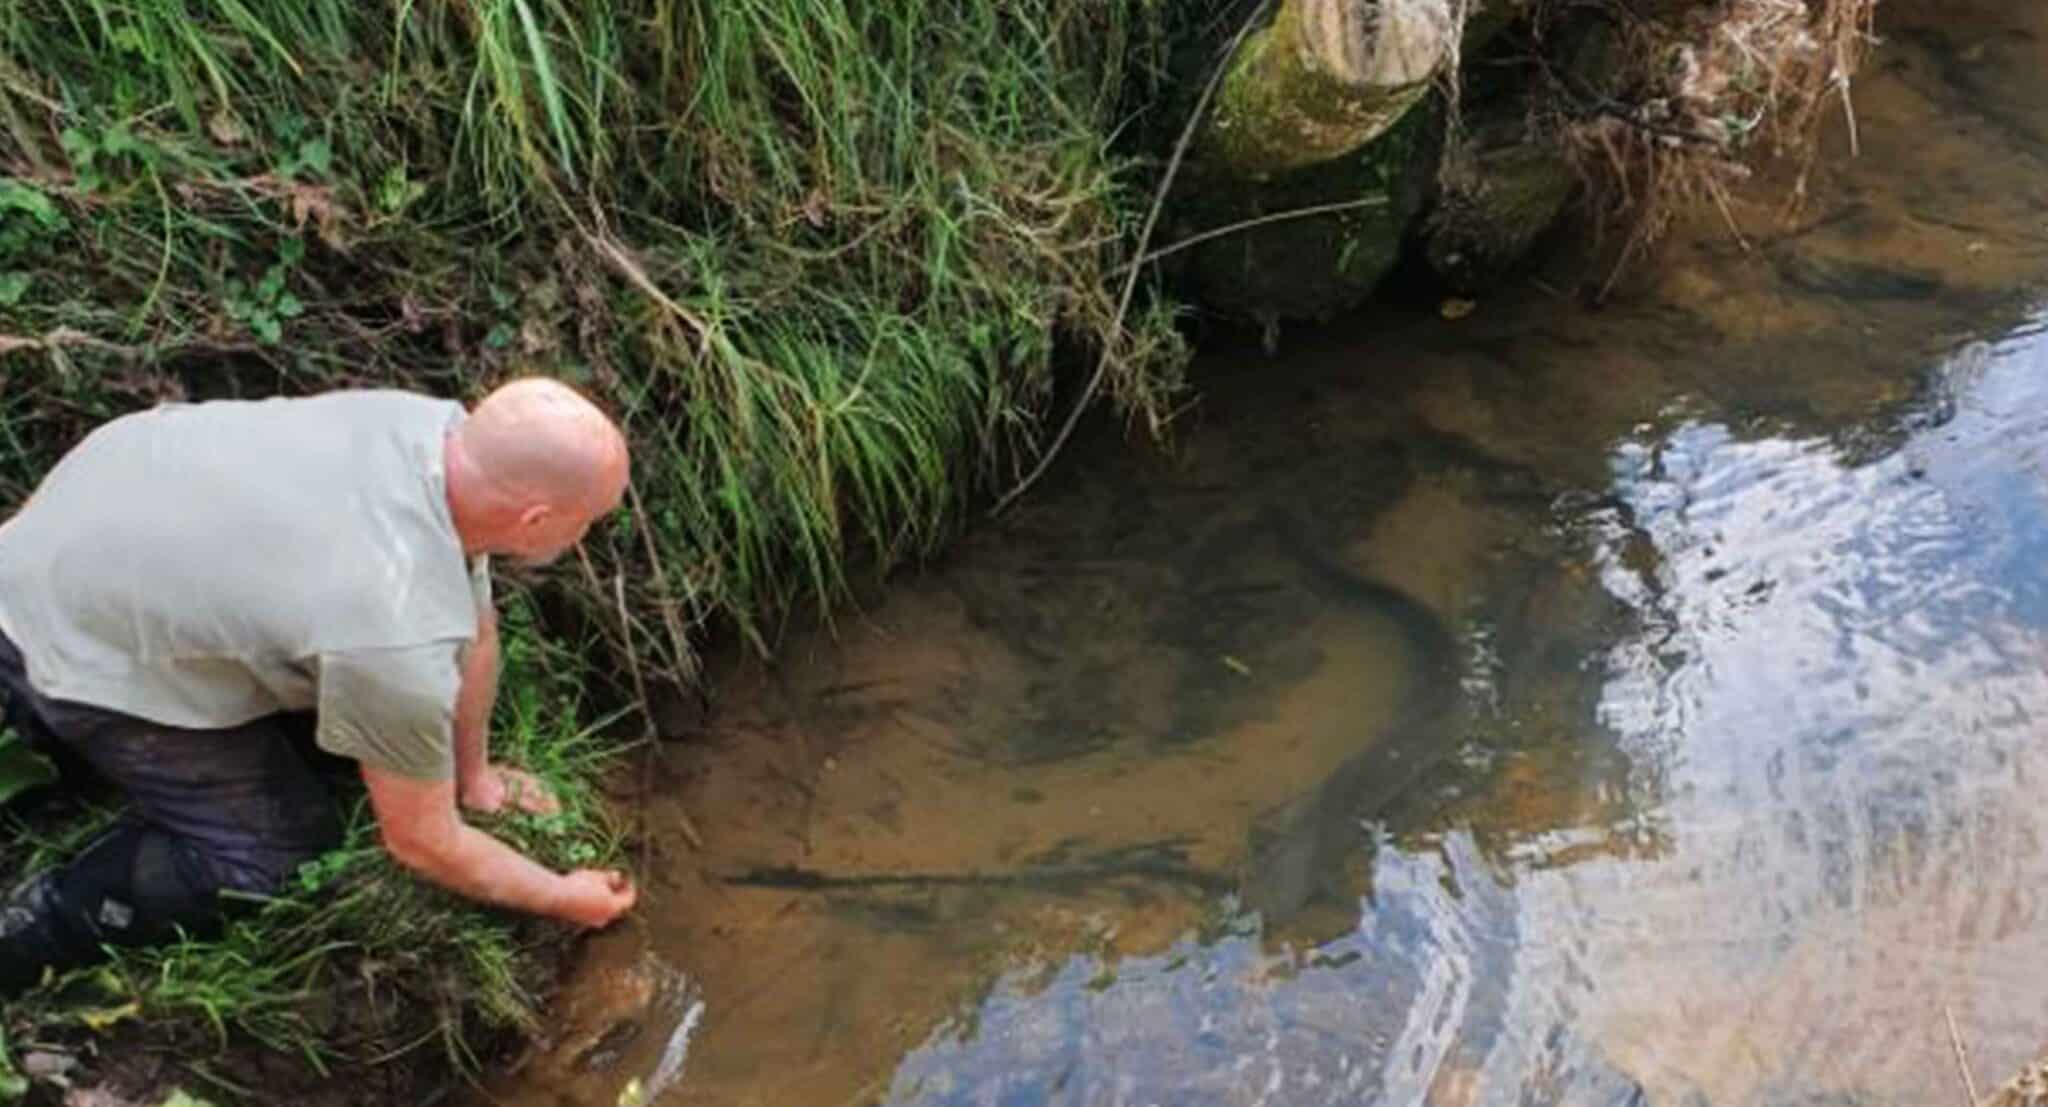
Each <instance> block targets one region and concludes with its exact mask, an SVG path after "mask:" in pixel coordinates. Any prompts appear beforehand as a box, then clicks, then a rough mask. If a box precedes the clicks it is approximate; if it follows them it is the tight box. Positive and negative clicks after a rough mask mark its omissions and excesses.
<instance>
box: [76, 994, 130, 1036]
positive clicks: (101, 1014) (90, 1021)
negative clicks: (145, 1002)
mask: <svg viewBox="0 0 2048 1107" xmlns="http://www.w3.org/2000/svg"><path fill="white" fill-rule="evenodd" d="M141 1015H142V1004H141V1003H140V1002H138V1001H136V1000H129V1001H128V1002H127V1003H124V1004H122V1005H121V1006H119V1007H96V1008H93V1009H91V1010H86V1011H80V1012H79V1013H78V1021H79V1022H82V1023H84V1024H85V1025H86V1026H87V1027H89V1028H91V1029H93V1030H105V1029H106V1028H107V1027H110V1026H112V1025H114V1024H115V1023H117V1022H120V1021H121V1020H122V1019H132V1018H138V1017H140V1016H141Z"/></svg>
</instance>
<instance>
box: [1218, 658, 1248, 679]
mask: <svg viewBox="0 0 2048 1107" xmlns="http://www.w3.org/2000/svg"><path fill="white" fill-rule="evenodd" d="M1223 663H1224V664H1225V665H1228V666H1229V667H1230V671H1231V672H1233V673H1236V674H1237V675H1238V676H1250V675H1252V667H1251V666H1250V665H1247V664H1245V663H1244V662H1242V661H1239V660H1238V659H1237V658H1235V657H1232V656H1230V655H1229V654H1224V655H1223Z"/></svg>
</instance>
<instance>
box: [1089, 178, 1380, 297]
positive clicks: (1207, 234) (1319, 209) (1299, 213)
mask: <svg viewBox="0 0 2048 1107" xmlns="http://www.w3.org/2000/svg"><path fill="white" fill-rule="evenodd" d="M1386 203H1387V198H1386V197H1385V196H1367V197H1364V198H1362V199H1358V200H1339V201H1337V202H1336V203H1331V204H1314V205H1311V206H1309V207H1305V208H1292V209H1290V210H1288V211H1276V212H1273V213H1272V214H1270V215H1261V216H1258V217H1257V218H1254V219H1243V220H1239V221H1238V222H1236V223H1231V224H1227V225H1225V226H1221V227H1217V228H1214V229H1213V230H1207V231H1203V232H1201V233H1200V234H1192V235H1189V236H1188V237H1186V238H1183V239H1181V240H1180V241H1179V242H1176V243H1174V244H1173V245H1171V246H1161V247H1160V248H1159V249H1157V250H1154V251H1152V252H1151V253H1149V254H1146V255H1144V256H1143V257H1140V258H1138V259H1136V260H1135V261H1127V262H1125V263H1123V264H1122V265H1119V266H1117V267H1116V268H1115V269H1112V270H1110V276H1113V277H1114V276H1121V275H1122V274H1123V273H1124V272H1125V271H1126V270H1129V269H1135V268H1137V267H1138V266H1140V265H1150V264H1152V263H1153V262H1155V261H1158V260H1159V259H1160V258H1163V257H1168V256H1171V255H1173V254H1177V253H1180V252H1181V251H1182V250H1185V249H1187V248H1189V247H1191V246H1199V245H1201V244H1202V243H1204V242H1207V241H1209V240H1210V239H1212V238H1222V237H1223V236H1224V235H1227V234H1236V233H1238V232H1239V231H1248V230H1251V229H1252V228H1253V227H1261V226H1264V225H1266V224H1268V223H1280V222H1284V221H1286V220H1289V219H1307V218H1309V217H1310V216H1314V215H1329V214H1331V213H1333V212H1340V211H1350V210H1351V209H1353V208H1378V207H1385V206H1386Z"/></svg>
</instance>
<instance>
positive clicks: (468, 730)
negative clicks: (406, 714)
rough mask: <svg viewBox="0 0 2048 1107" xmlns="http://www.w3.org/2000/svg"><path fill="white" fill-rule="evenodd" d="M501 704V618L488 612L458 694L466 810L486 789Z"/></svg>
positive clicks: (459, 771) (459, 779)
mask: <svg viewBox="0 0 2048 1107" xmlns="http://www.w3.org/2000/svg"><path fill="white" fill-rule="evenodd" d="M497 700H498V616H497V613H496V612H494V611H486V612H484V613H483V616H482V618H481V619H480V620H479V621H478V624H477V632H476V642H475V643H474V644H472V645H471V646H470V647H469V649H467V650H465V651H463V655H462V686H461V687H460V688H459V689H458V690H457V691H456V693H455V782H456V786H457V788H458V790H459V791H460V793H461V795H462V802H463V804H464V806H468V807H474V806H477V805H476V804H475V803H472V802H471V799H472V797H475V796H477V795H478V794H479V792H480V790H481V789H482V788H483V787H485V779H484V778H485V777H486V775H487V774H488V770H489V768H490V762H491V752H490V724H491V705H492V704H494V703H496V702H497Z"/></svg>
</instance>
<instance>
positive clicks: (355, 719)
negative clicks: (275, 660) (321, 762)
mask: <svg viewBox="0 0 2048 1107" xmlns="http://www.w3.org/2000/svg"><path fill="white" fill-rule="evenodd" d="M462 645H463V643H462V642H459V641H447V642H434V643H429V644H427V645H424V646H409V647H405V648H401V649H374V650H345V651H340V652H334V653H325V654H322V655H320V697H319V726H318V731H317V741H318V743H319V745H320V748H321V749H323V750H326V751H327V752H329V753H333V754H337V755H339V756H342V757H351V758H354V759H355V760H357V761H360V762H362V763H363V764H365V765H370V766H373V767H375V768H378V769H382V770H384V771H386V772H389V773H395V774H397V775H399V776H404V777H410V778H412V779H415V780H447V779H450V778H452V777H453V776H454V775H455V748H454V720H455V693H456V690H457V689H458V688H459V687H460V686H461V684H462V670H461V661H460V652H461V647H462Z"/></svg>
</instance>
